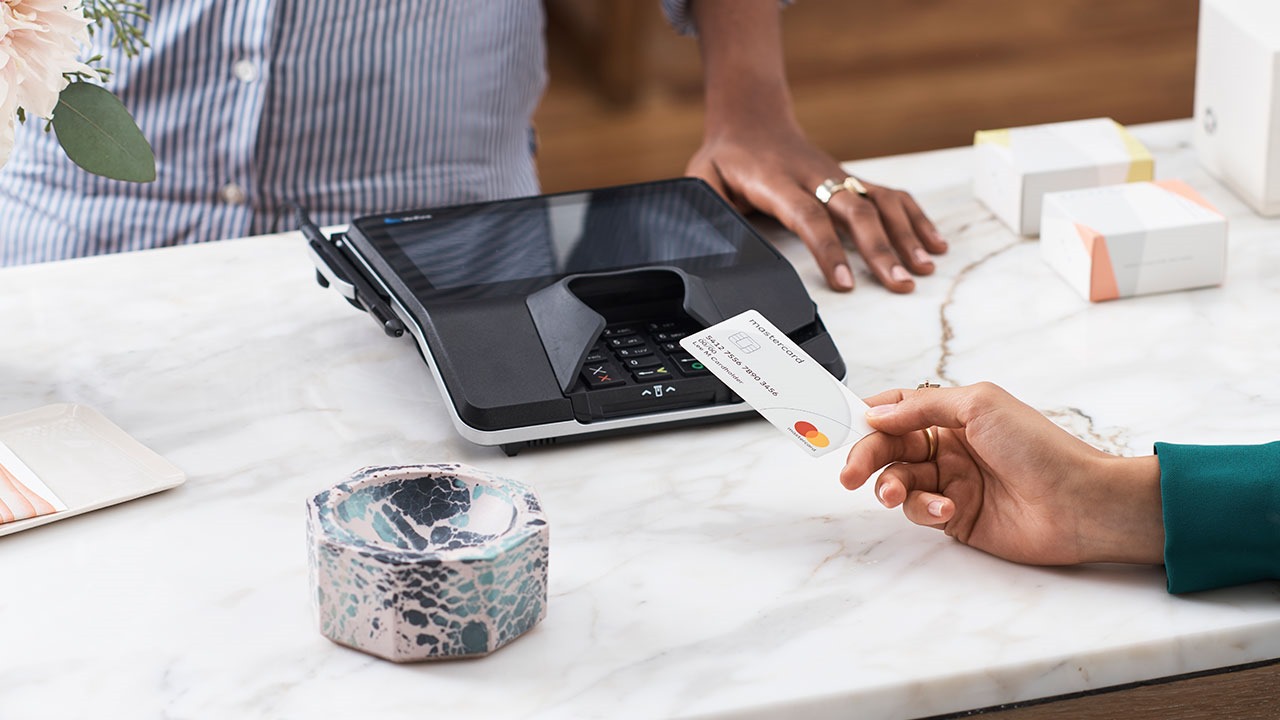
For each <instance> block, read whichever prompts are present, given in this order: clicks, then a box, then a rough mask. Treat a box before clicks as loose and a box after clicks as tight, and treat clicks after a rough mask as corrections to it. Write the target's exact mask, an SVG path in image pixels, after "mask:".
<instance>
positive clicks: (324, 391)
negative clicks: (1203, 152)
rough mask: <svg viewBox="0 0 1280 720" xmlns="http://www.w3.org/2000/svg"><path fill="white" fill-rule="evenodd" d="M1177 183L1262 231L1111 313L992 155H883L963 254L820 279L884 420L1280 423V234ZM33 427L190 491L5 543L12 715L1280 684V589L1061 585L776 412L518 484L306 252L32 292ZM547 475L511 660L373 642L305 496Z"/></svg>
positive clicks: (1167, 126)
mask: <svg viewBox="0 0 1280 720" xmlns="http://www.w3.org/2000/svg"><path fill="white" fill-rule="evenodd" d="M1136 134H1137V135H1138V137H1139V138H1140V139H1141V140H1143V141H1144V142H1145V143H1146V144H1147V145H1148V146H1149V147H1150V148H1151V150H1152V151H1153V154H1154V155H1155V157H1156V173H1157V176H1158V177H1160V178H1170V177H1178V178H1182V179H1185V180H1187V181H1188V182H1189V183H1190V184H1191V185H1193V186H1194V187H1195V188H1197V189H1198V190H1200V191H1201V192H1202V193H1203V194H1204V195H1205V196H1206V197H1207V198H1208V199H1209V200H1210V202H1212V203H1214V204H1216V205H1217V206H1218V207H1219V208H1221V209H1222V210H1223V211H1224V212H1225V213H1226V214H1227V215H1228V216H1229V217H1230V218H1231V234H1230V250H1229V261H1228V273H1227V279H1226V283H1225V284H1224V285H1223V286H1222V287H1219V288H1211V289H1204V290H1197V291H1193V292H1182V293H1175V294H1168V295H1160V296H1151V297H1142V298H1132V299H1125V300H1120V301H1115V302H1110V303H1105V304H1098V305H1091V304H1089V303H1086V302H1085V301H1083V300H1081V299H1080V298H1079V297H1078V296H1077V295H1076V294H1075V293H1074V291H1072V290H1071V289H1070V288H1069V287H1068V286H1067V284H1066V283H1065V282H1064V281H1062V280H1061V279H1059V278H1058V276H1057V275H1055V274H1054V272H1053V271H1052V270H1051V269H1050V268H1049V267H1048V266H1046V265H1045V264H1044V263H1043V262H1042V261H1041V259H1040V256H1039V250H1038V248H1037V246H1036V243H1035V242H1034V241H1031V240H1023V239H1020V238H1018V237H1016V236H1014V235H1013V234H1012V233H1011V232H1010V231H1009V230H1007V229H1006V228H1004V227H1003V226H1002V225H1000V224H999V223H998V222H997V221H996V220H994V219H993V217H992V216H991V214H990V213H989V212H988V211H987V210H986V209H985V208H983V207H982V206H980V205H979V204H978V203H977V202H976V201H975V200H974V199H973V198H972V194H971V192H970V189H969V176H970V172H971V154H970V151H969V150H968V149H967V148H961V149H955V150H947V151H939V152H930V153H923V154H918V155H910V156H902V157H894V158H885V159H878V160H871V161H866V162H859V163H853V164H851V166H850V167H851V168H853V169H855V170H856V171H857V172H858V173H859V174H861V175H863V176H865V177H867V178H869V179H873V180H875V181H877V182H881V183H886V184H891V185H897V186H899V187H903V188H906V189H909V190H910V191H911V192H913V193H914V194H915V196H916V197H917V198H918V199H919V200H920V201H921V204H922V205H923V206H924V208H925V210H926V211H927V212H928V213H929V214H930V215H931V216H932V217H933V218H934V219H935V220H936V221H937V222H938V224H939V226H940V228H941V230H942V232H943V234H944V235H945V236H946V237H947V238H948V239H949V240H950V241H951V247H952V250H951V252H950V253H949V254H947V255H946V256H945V257H943V258H942V259H941V260H940V261H939V263H938V272H937V273H936V274H935V275H934V276H932V277H929V278H925V279H922V280H920V281H919V283H918V289H917V291H916V292H915V293H914V294H912V295H910V296H891V295H890V294H888V293H886V292H885V291H883V290H882V289H881V288H880V287H878V286H877V285H875V284H874V283H873V282H872V281H871V279H870V277H869V276H868V275H866V274H865V273H862V274H860V276H859V281H860V284H859V287H858V289H857V291H856V292H854V293H852V294H848V295H840V294H836V293H832V292H829V291H827V290H826V289H825V288H824V287H823V285H822V281H821V277H820V276H819V274H818V271H817V270H816V268H815V267H814V265H813V263H812V261H811V260H810V259H809V257H808V254H807V252H806V250H805V249H804V247H803V246H802V245H801V244H800V243H799V242H798V241H797V240H795V239H794V238H793V237H790V236H787V235H786V234H785V233H779V232H774V235H775V237H776V242H777V243H778V246H779V247H780V248H781V249H782V250H783V252H784V253H785V254H786V255H787V256H788V257H789V258H790V259H791V260H792V261H793V262H794V263H795V264H796V265H797V267H798V268H799V269H800V272H801V275H802V277H803V278H804V280H805V282H806V284H807V285H808V286H809V288H810V290H811V292H812V294H813V296H814V298H815V300H816V301H817V303H818V304H819V307H820V311H821V313H822V316H823V318H824V319H825V321H826V323H827V325H828V327H829V328H830V330H831V332H832V334H833V335H834V337H835V338H836V340H837V342H838V344H839V346H840V349H841V351H842V353H843V354H844V357H845V359H846V361H847V362H848V365H849V376H848V384H849V386H850V387H851V388H852V389H853V390H854V391H855V392H858V393H859V394H863V395H869V394H871V393H874V392H877V391H879V390H882V389H885V388H888V387H894V386H898V387H902V386H914V385H915V384H916V383H917V382H919V381H920V380H921V379H923V378H934V379H936V380H940V381H941V382H943V383H952V384H959V383H970V382H975V381H979V380H992V381H995V382H997V383H999V384H1001V385H1003V386H1005V387H1006V388H1008V389H1010V390H1011V391H1013V392H1014V393H1015V394H1017V395H1019V396H1020V397H1022V398H1023V399H1025V400H1026V401H1028V402H1030V403H1031V404H1033V405H1035V406H1036V407H1038V408H1040V409H1041V410H1042V411H1044V412H1045V413H1047V414H1048V415H1049V416H1050V417H1052V418H1053V419H1055V420H1056V421H1058V422H1059V423H1061V424H1063V425H1064V426H1065V427H1067V428H1068V429H1070V430H1071V431H1072V432H1075V433H1076V434H1078V435H1080V436H1081V437H1084V438H1085V439H1087V440H1089V441H1090V442H1093V443H1095V444H1097V445H1099V446H1100V447H1103V448H1105V449H1107V450H1110V451H1113V452H1117V453H1125V454H1146V453H1149V452H1150V448H1151V444H1152V442H1154V441H1156V440H1167V441H1172V442H1204V443H1216V442H1240V443H1249V442H1262V441H1268V440H1273V439H1275V432H1276V428H1277V427H1280V388H1277V387H1276V385H1275V384H1274V382H1272V380H1273V379H1274V377H1275V376H1276V371H1275V368H1277V367H1280V343H1277V342H1276V340H1275V338H1276V337H1278V336H1280V314H1277V313H1276V312H1275V308H1276V307H1277V301H1280V240H1277V237H1276V235H1277V231H1278V230H1280V221H1266V220H1263V219H1261V218H1259V217H1257V216H1255V215H1254V214H1252V213H1251V212H1250V211H1249V210H1248V209H1247V208H1246V207H1245V206H1244V205H1243V204H1242V203H1241V202H1240V201H1239V200H1237V199H1236V198H1235V197H1233V196H1232V195H1231V194H1230V193H1229V192H1228V191H1227V190H1225V189H1224V188H1223V187H1222V186H1220V185H1219V184H1217V183H1216V182H1214V181H1212V180H1211V179H1209V178H1208V177H1207V176H1206V175H1205V174H1204V173H1203V171H1202V170H1201V169H1200V168H1199V167H1198V166H1197V164H1196V162H1195V158H1194V153H1193V152H1192V151H1191V150H1190V148H1189V145H1188V139H1189V134H1190V133H1189V125H1188V124H1187V123H1186V122H1175V123H1162V124H1157V125H1150V126H1142V127H1139V128H1137V129H1136ZM0 343H2V344H3V346H4V352H3V353H0V415H6V414H10V413H15V412H19V411H23V410H27V409H30V408H35V407H38V406H42V405H46V404H50V403H59V402H73V403H83V404H86V405H90V406H92V407H94V408H96V409H98V410H99V411H101V412H102V413H103V414H104V415H106V416H107V417H108V418H110V419H112V420H113V421H114V422H116V423H117V424H119V425H120V426H121V427H123V428H124V429H125V430H126V431H128V432H129V433H130V434H132V435H133V436H134V437H136V438H137V439H139V440H140V441H142V442H143V443H145V444H146V445H147V446H149V447H151V448H153V449H154V450H156V451H157V452H159V453H161V454H162V455H163V456H165V457H166V458H167V459H169V460H170V461H172V462H173V463H175V464H177V465H178V466H179V467H181V468H182V469H184V470H185V471H186V473H187V475H188V478H189V479H188V481H187V483H186V484H185V485H183V486H181V487H179V488H177V489H175V490H172V491H168V492H165V493H161V494H158V495H153V496H150V497H147V498H143V499H140V500H136V501H133V502H129V503H126V504H124V505H120V506H116V507H113V508H108V509H105V510H100V511H97V512H93V513H90V514H87V515H84V516H81V517H76V518H71V519H68V520H66V521H63V522H56V523H53V524H50V525H48V526H45V527H41V528H36V529H33V530H29V531H26V532H21V533H17V534H14V535H11V536H8V537H5V538H2V539H0V567H3V568H4V577H5V580H4V588H5V589H4V591H3V592H2V593H0V638H3V642H0V647H2V648H3V650H2V651H0V708H2V709H3V714H4V716H6V717H15V718H16V717H59V718H60V717H85V716H88V715H90V714H97V715H100V716H103V717H134V718H152V717H165V718H230V717H235V718H302V717H338V716H349V717H382V718H397V717H421V716H422V715H423V713H424V712H429V714H431V715H432V716H441V717H518V718H560V717H608V718H619V717H645V718H649V717H722V718H765V717H776V716H779V715H781V714H784V713H785V714H789V715H794V716H796V717H805V718H826V717H854V716H856V717H860V718H892V717H918V716H927V715H933V714H939V713H947V712H953V711H959V710H963V709H967V708H978V707H986V706H992V705H996V704H1001V703H1009V702H1014V701H1019V700H1027V699H1032V698H1039V697H1045V696H1052V695H1058V694H1063V693H1071V692H1077V691H1082V690H1088V689H1093V688H1103V687H1107V686H1112V685H1117V684H1123V683H1129V682H1134V681H1139V680H1144V679H1149V678H1156V677H1162V676H1168V675H1173V674H1179V673H1187V672H1193V671H1200V670H1205V669H1210V668H1218V667H1225V666H1230V665H1235V664H1241V663H1248V662H1252V661H1257V660H1263V659H1268V658H1275V657H1280V602H1277V601H1278V600H1280V592H1278V590H1280V586H1277V584H1275V583H1260V584H1256V585H1251V586H1245V587H1239V588H1233V589H1227V590H1222V591H1215V592H1207V593H1201V594H1196V595H1191V596H1184V597H1174V596H1170V595H1168V594H1167V593H1166V592H1165V586H1164V574H1163V571H1162V570H1161V569H1160V568H1158V567H1120V566H1097V567H1081V568H1071V569H1044V568H1029V567H1022V566H1017V565H1013V564H1010V563H1006V562H1003V561H1001V560H997V559H995V558H992V557H990V556H987V555H984V554H982V553H980V552H977V551H974V550H971V549H969V548H966V547H963V546H961V545H959V544H957V543H955V542H953V541H951V540H950V539H948V538H947V537H945V536H944V535H942V534H941V533H937V532H935V531H931V530H927V529H923V528H919V527H916V526H913V525H911V524H909V523H908V522H907V521H906V520H905V519H904V518H903V517H902V516H901V514H900V513H899V512H898V511H888V510H884V509H883V508H881V507H880V506H879V505H878V504H877V503H876V502H875V500H874V498H873V497H872V496H871V493H870V491H869V490H865V489H864V490H862V491H859V492H856V493H849V492H846V491H845V490H843V489H842V488H841V487H840V485H839V483H838V482H837V480H836V474H837V471H838V469H839V467H840V465H841V463H842V460H843V456H844V453H843V452H840V453H833V454H831V455H828V456H827V457H825V458H821V459H818V460H812V459H809V458H807V457H805V456H804V455H803V454H802V453H801V452H800V451H799V450H797V449H796V448H795V447H793V446H792V444H791V441H790V440H788V439H787V438H785V437H784V436H783V435H782V434H780V433H778V432H777V431H776V430H774V429H773V428H772V427H770V426H769V425H768V424H767V423H765V422H764V421H762V420H759V419H754V420H748V421H740V422H735V423H729V424H721V425H713V426H705V427H697V428H686V429H680V430H675V431H666V432H655V433H650V434H645V435H637V436H633V437H624V438H617V439H609V440H602V441H593V442H587V443H578V444H571V445H564V446H560V447H556V448H549V449H538V450H529V451H525V452H523V453H521V454H520V455H519V456H517V457H514V458H508V457H505V456H504V455H503V454H502V453H501V452H500V451H499V450H498V449H496V448H483V447H478V446H475V445H471V444H469V443H467V442H466V441H464V440H462V439H461V438H460V437H458V436H457V434H456V433H455V432H454V431H453V429H452V426H451V425H450V423H449V420H448V417H447V414H446V412H445V409H444V407H442V405H441V402H442V401H441V398H440V396H439V394H438V392H437V390H436V387H435V384H434V382H433V380H432V379H431V377H430V376H429V374H428V371H427V369H426V367H425V365H424V364H423V363H422V361H421V359H420V358H419V357H418V355H417V351H416V350H415V348H414V346H413V345H412V343H411V342H410V341H409V340H407V339H404V340H391V339H389V338H387V337H385V336H384V335H383V334H382V333H381V331H380V330H379V329H378V328H377V327H376V326H375V325H374V324H373V323H372V322H371V321H370V320H369V318H368V317H367V316H366V315H364V314H361V313H357V312H355V311H354V310H352V309H351V308H350V307H348V306H347V305H346V303H345V302H344V301H343V300H342V299H341V298H339V296H338V295H337V294H336V293H334V292H332V291H328V290H322V289H320V288H319V287H318V286H317V285H316V284H315V282H314V279H313V272H312V269H311V265H310V263H309V261H308V259H307V257H306V255H305V252H304V244H303V241H302V239H301V238H300V237H298V236H294V235H285V236H273V237H264V238H250V239H246V240H237V241H229V242H222V243H214V244H209V245H203V246H193V247H184V248H177V249H169V250H159V251H150V252H144V253H137V254H127V255H117V256H107V257H99V258H92V259H86V260H77V261H70V262H64V263H54V264H48V265H39V266H29V267H21V268H12V269H8V270H3V271H0ZM438 461H461V462H466V463H470V464H472V465H475V466H478V467H481V468H484V469H487V470H490V471H492V472H496V473H499V474H503V475H508V476H510V477H514V478H518V479H521V480H524V481H527V482H529V483H532V484H533V485H535V486H536V487H537V489H538V491H539V493H540V494H541V497H542V500H543V504H544V506H545V509H546V512H547V515H548V517H549V520H550V523H551V565H550V600H549V608H548V615H547V617H546V620H545V621H544V622H543V623H542V624H540V625H539V626H537V627H536V628H535V629H534V630H533V631H531V632H530V633H529V634H528V635H526V636H525V637H523V638H521V639H519V640H517V641H516V642H515V643H513V644H512V645H510V646H509V647H506V648H504V649H503V650H501V651H499V652H497V653H496V654H494V655H492V656H489V657H487V658H483V659H479V660H470V661H463V662H452V663H435V664H419V665H409V666H400V665H394V664H390V663H387V662H384V661H381V660H377V659H374V658H372V657H370V656H367V655H364V654H361V653H359V652H356V651H353V650H349V649H347V648H344V647H339V646H337V645H335V644H332V643H330V642H329V641H327V640H325V639H324V638H323V637H322V636H321V635H320V634H319V632H318V630H317V626H316V623H315V620H314V619H313V617H312V612H311V608H310V604H309V592H310V591H309V587H308V580H307V566H306V546H305V533H304V529H305V513H304V500H305V498H307V497H309V496H310V495H312V494H314V493H315V492H317V491H319V490H321V489H323V488H325V487H327V486H329V485H331V484H333V483H335V482H337V481H339V480H340V479H341V478H343V477H344V476H345V475H346V474H347V473H349V472H351V471H353V470H355V469H357V468H360V467H362V466H365V465H371V464H400V463H422V462H438Z"/></svg>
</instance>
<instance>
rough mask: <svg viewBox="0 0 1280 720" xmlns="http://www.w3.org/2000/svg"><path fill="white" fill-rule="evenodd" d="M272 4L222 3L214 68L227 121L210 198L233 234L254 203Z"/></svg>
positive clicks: (245, 225)
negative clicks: (221, 86)
mask: <svg viewBox="0 0 1280 720" xmlns="http://www.w3.org/2000/svg"><path fill="white" fill-rule="evenodd" d="M274 3H275V0H242V1H241V2H228V3H226V4H225V8H226V9H225V10H224V12H225V16H224V22H223V26H222V46H223V48H224V49H225V52H224V53H222V54H221V57H222V63H223V64H224V67H221V68H218V69H217V70H216V72H218V73H219V75H220V76H221V77H222V78H223V80H224V82H225V83H226V84H227V88H228V91H227V93H226V99H227V107H226V108H224V112H225V113H226V115H225V117H227V118H228V120H227V125H226V126H225V128H224V135H223V139H222V141H221V142H220V143H219V153H218V155H219V157H218V162H217V164H216V167H217V171H216V175H215V182H216V183H217V185H218V186H217V188H216V200H215V202H216V204H217V205H218V214H219V215H222V216H223V217H224V218H225V219H226V221H227V223H228V225H230V226H231V229H233V230H234V233H235V234H236V235H244V234H247V233H248V231H249V228H250V226H251V224H252V222H253V214H254V211H255V207H256V205H257V204H258V203H257V202H256V201H255V192H257V190H258V188H257V187H255V178H256V177H257V173H256V171H255V163H256V162H257V159H256V158H255V156H254V151H255V147H256V140H257V137H258V127H259V126H260V125H261V124H262V122H263V118H262V113H263V111H264V109H265V107H266V88H267V79H268V75H269V73H270V71H271V67H270V64H269V63H268V59H269V58H270V52H269V51H270V47H269V46H270V42H271V37H272V22H273V21H274V12H273V10H274V8H273V5H274Z"/></svg>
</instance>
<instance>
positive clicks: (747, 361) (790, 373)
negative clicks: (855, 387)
mask: <svg viewBox="0 0 1280 720" xmlns="http://www.w3.org/2000/svg"><path fill="white" fill-rule="evenodd" d="M680 345H681V346H682V347H683V348H684V349H685V350H687V351H689V353H690V354H692V355H693V356H694V357H696V358H698V359H699V360H700V361H701V362H702V364H703V365H705V366H706V367H707V369H708V370H710V371H711V374H713V375H715V376H716V377H717V378H719V379H720V381H721V382H723V383H724V384H725V385H728V386H729V389H730V390H733V391H734V392H735V393H737V394H738V395H739V396H740V397H742V399H743V400H745V401H746V402H747V403H748V404H749V405H751V407H753V408H755V409H756V411H757V412H759V413H760V414H761V415H763V416H764V417H765V419H766V420H768V421H769V422H771V423H773V424H774V425H775V426H776V427H777V428H778V429H779V430H781V431H782V432H783V433H784V434H785V435H787V436H788V437H790V438H791V439H792V440H794V441H795V442H796V443H797V444H798V445H800V447H801V448H803V449H804V450H805V452H807V453H808V454H809V455H810V456H811V457H819V456H822V455H825V454H827V453H829V452H831V451H832V450H835V449H837V448H840V447H843V446H845V445H849V444H852V443H854V442H857V441H858V440H860V439H862V438H863V437H864V436H866V435H868V434H870V433H871V432H873V431H872V429H871V426H870V425H868V424H867V421H866V419H865V418H864V416H863V415H864V413H865V412H866V411H867V404H866V403H864V402H862V399H861V398H859V397H858V396H857V395H854V394H853V392H852V391H850V390H849V388H847V387H845V385H844V383H842V382H840V381H839V380H837V379H836V378H835V377H833V376H832V375H831V373H829V372H827V371H826V369H825V368H823V367H822V365H820V364H819V363H818V362H817V361H816V360H814V359H813V358H812V357H809V355H808V354H807V353H805V352H804V351H803V350H801V349H800V346H799V345H798V344H797V343H795V342H793V341H792V340H791V338H789V337H787V335H786V333H784V332H782V331H781V330H779V329H778V328H776V327H774V325H773V323H770V322H769V321H768V320H766V319H765V317H764V316H763V315H761V314H760V313H759V312H757V311H755V310H748V311H746V312H744V313H742V314H740V315H735V316H734V317H731V318H729V319H728V320H725V321H724V322H721V323H717V324H716V325H712V326H711V327H709V328H707V329H705V330H703V331H701V332H698V333H695V334H693V335H690V336H688V337H686V338H684V339H683V340H681V341H680Z"/></svg>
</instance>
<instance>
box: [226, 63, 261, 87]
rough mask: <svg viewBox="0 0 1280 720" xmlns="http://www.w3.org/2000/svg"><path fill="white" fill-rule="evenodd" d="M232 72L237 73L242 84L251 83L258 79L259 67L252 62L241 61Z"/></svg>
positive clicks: (233, 67)
mask: <svg viewBox="0 0 1280 720" xmlns="http://www.w3.org/2000/svg"><path fill="white" fill-rule="evenodd" d="M231 72H233V73H235V75H236V77H238V78H240V80H241V82H246V83H251V82H253V81H254V80H257V79H258V66H257V65H255V64H254V62H253V61H252V60H240V61H239V62H237V63H236V64H235V65H233V66H232V68H231Z"/></svg>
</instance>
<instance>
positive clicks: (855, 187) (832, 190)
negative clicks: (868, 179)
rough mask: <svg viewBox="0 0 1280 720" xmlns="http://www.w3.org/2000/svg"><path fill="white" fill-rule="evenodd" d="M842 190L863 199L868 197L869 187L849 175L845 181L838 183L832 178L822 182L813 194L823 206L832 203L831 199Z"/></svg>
mask: <svg viewBox="0 0 1280 720" xmlns="http://www.w3.org/2000/svg"><path fill="white" fill-rule="evenodd" d="M841 190H848V191H849V192H852V193H857V194H858V195H861V196H862V197H867V186H866V185H863V184H862V183H861V182H860V181H859V180H858V178H856V177H854V176H852V175H848V176H846V177H845V179H844V180H841V181H840V182H836V181H835V180H832V179H831V178H827V179H826V180H823V181H822V184H821V185H819V186H818V187H816V188H814V191H813V194H814V196H815V197H817V198H818V201H819V202H821V203H822V204H823V205H826V204H827V203H829V202H831V198H832V197H833V196H834V195H835V194H836V193H838V192H840V191H841Z"/></svg>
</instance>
